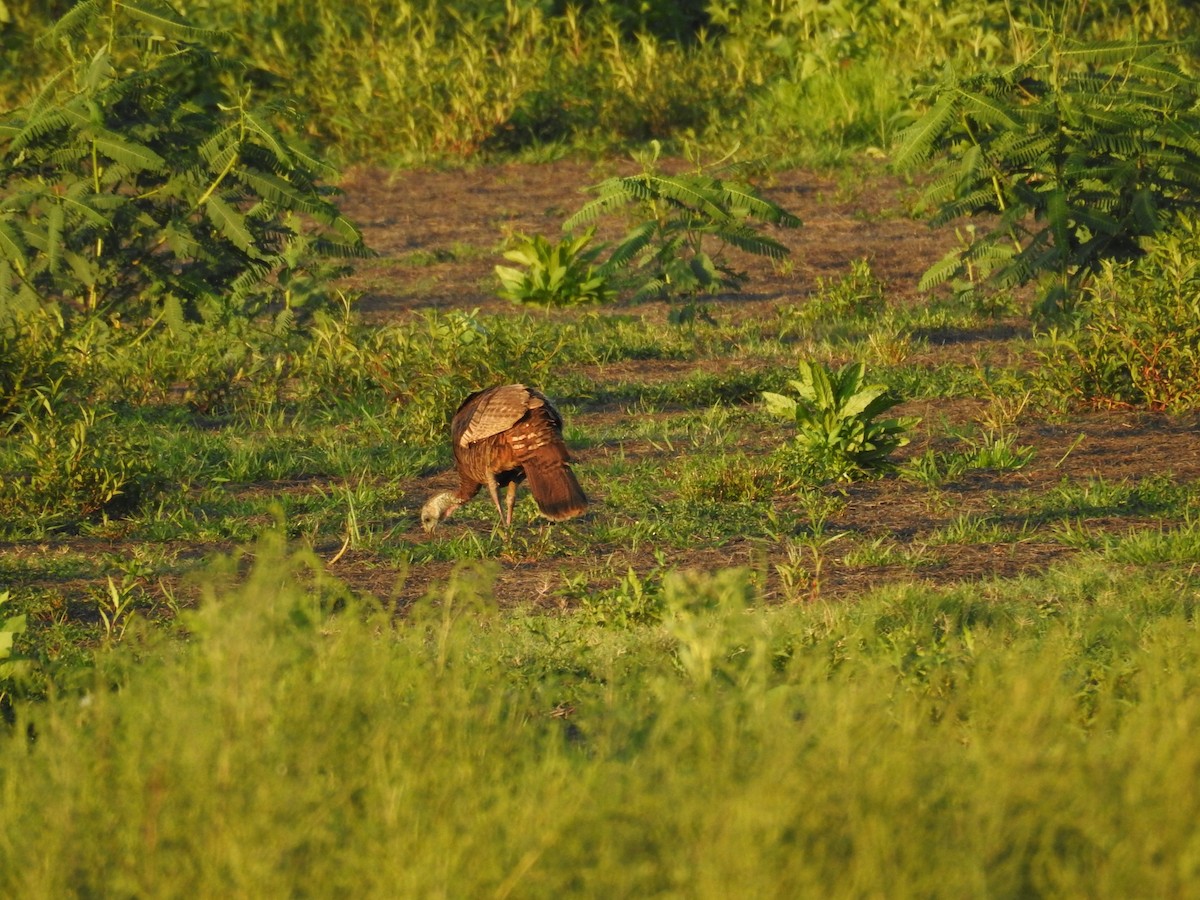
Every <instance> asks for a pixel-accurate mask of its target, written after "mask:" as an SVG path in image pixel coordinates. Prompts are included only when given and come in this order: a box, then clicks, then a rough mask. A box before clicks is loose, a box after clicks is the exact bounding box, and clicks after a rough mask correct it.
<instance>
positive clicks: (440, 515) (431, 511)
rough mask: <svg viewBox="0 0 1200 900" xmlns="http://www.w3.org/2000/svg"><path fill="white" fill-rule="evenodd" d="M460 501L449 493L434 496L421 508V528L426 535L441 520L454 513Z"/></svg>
mask: <svg viewBox="0 0 1200 900" xmlns="http://www.w3.org/2000/svg"><path fill="white" fill-rule="evenodd" d="M461 504H462V501H461V500H459V499H458V498H457V497H455V496H454V495H453V494H451V493H449V492H443V493H441V494H434V495H433V496H432V497H430V498H429V499H428V500H426V501H425V505H424V506H422V507H421V527H422V528H424V529H425V533H426V534H428V533H430V532H432V531H433V529H435V528H437V527H438V525H440V524H441V522H442V520H443V519H445V518H446V516H448V515H450V513H452V512H454V511H455V510H456V509H458V507H459V506H460V505H461Z"/></svg>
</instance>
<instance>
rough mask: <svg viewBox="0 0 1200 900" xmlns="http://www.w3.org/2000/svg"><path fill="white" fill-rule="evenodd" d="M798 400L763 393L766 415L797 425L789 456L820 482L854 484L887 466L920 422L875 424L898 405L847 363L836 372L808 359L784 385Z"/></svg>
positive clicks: (901, 420) (898, 420) (904, 420)
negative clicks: (797, 396)
mask: <svg viewBox="0 0 1200 900" xmlns="http://www.w3.org/2000/svg"><path fill="white" fill-rule="evenodd" d="M788 384H789V385H790V386H791V387H792V389H793V390H795V392H796V393H797V394H798V395H799V398H798V399H797V398H793V397H787V396H784V395H783V394H776V393H773V392H771V391H763V394H762V397H763V400H764V402H765V403H766V407H767V411H768V412H770V413H771V414H772V415H775V416H779V417H780V418H784V419H789V420H791V421H792V422H794V423H795V425H796V437H795V439H794V441H793V444H792V446H791V447H790V448H789V449H788V451H787V455H789V456H791V457H792V458H793V459H794V461H795V462H796V464H797V465H798V467H799V468H800V470H801V472H802V473H803V474H804V475H805V476H807V477H812V478H817V479H820V480H852V479H853V478H855V477H856V476H858V475H862V474H865V473H867V472H869V471H871V470H878V469H880V468H883V467H886V466H887V464H888V462H887V457H888V456H889V455H890V454H891V452H892V451H893V450H895V449H897V448H898V447H903V446H904V445H905V444H907V443H908V441H909V438H908V436H907V435H906V434H905V432H907V431H908V430H909V429H910V428H912V427H913V426H914V425H916V424H917V423H918V422H919V421H920V419H919V418H917V417H914V416H900V417H897V418H891V419H882V420H877V419H876V417H877V416H879V415H880V414H881V413H884V412H886V411H887V410H889V409H891V408H892V407H894V406H896V405H897V404H898V403H899V402H900V400H899V399H897V398H895V397H892V396H890V395H889V394H888V388H887V385H884V384H868V383H867V381H866V366H865V365H863V364H862V363H861V362H855V363H847V364H846V365H845V366H843V367H842V368H841V369H840V370H839V371H837V372H831V371H830V370H829V369H827V368H825V367H824V366H822V365H820V364H814V363H810V362H808V361H807V360H802V361H801V362H800V377H799V378H798V379H794V380H790V381H788Z"/></svg>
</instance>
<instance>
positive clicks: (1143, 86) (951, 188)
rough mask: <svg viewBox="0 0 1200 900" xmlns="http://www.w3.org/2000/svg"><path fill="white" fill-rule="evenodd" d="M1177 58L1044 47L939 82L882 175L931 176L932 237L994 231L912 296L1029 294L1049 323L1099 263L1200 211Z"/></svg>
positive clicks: (1191, 93) (1189, 103)
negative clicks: (949, 289) (929, 172)
mask: <svg viewBox="0 0 1200 900" xmlns="http://www.w3.org/2000/svg"><path fill="white" fill-rule="evenodd" d="M1181 46H1182V45H1181V44H1178V43H1168V42H1157V43H1137V42H1103V43H1091V44H1087V43H1078V42H1074V41H1070V40H1068V39H1066V38H1064V37H1062V36H1059V35H1056V36H1051V37H1049V38H1047V40H1046V41H1045V43H1044V45H1043V46H1042V47H1041V49H1040V50H1039V52H1038V53H1036V54H1034V55H1033V56H1032V57H1031V58H1030V59H1029V60H1027V61H1026V62H1024V63H1022V64H1020V65H1018V66H1014V67H1013V68H1011V69H1007V70H1005V71H1002V72H986V73H983V74H973V75H970V76H965V77H964V76H960V75H958V74H957V73H955V72H951V71H947V72H945V73H944V74H943V76H942V78H941V80H940V81H939V82H938V83H937V84H936V85H934V86H932V87H931V88H930V89H928V91H927V98H926V99H927V101H928V105H927V109H926V112H925V113H924V115H923V116H921V118H920V119H919V120H918V121H916V122H915V123H914V124H913V125H912V126H910V127H909V128H908V129H906V131H905V132H903V133H902V134H901V136H900V140H899V142H898V146H897V148H896V150H895V156H894V161H895V163H896V164H897V166H899V167H902V168H903V167H908V168H912V167H915V166H917V165H921V164H924V163H926V162H927V161H929V160H930V159H931V158H937V159H939V160H940V161H941V162H942V165H941V174H940V177H938V178H937V179H936V180H935V181H934V182H933V184H932V185H931V187H930V189H929V191H928V194H927V198H928V199H929V200H930V201H931V202H932V205H933V206H934V207H935V208H936V212H935V213H934V214H933V217H932V220H933V222H934V223H935V224H940V223H944V222H947V221H950V220H952V219H955V218H958V217H960V216H972V215H977V214H981V213H987V214H994V215H996V216H998V218H997V220H996V224H995V227H994V228H992V229H991V231H990V232H989V233H987V234H986V235H983V236H982V237H981V238H980V239H979V240H978V241H976V242H974V243H972V244H971V245H969V246H967V247H959V248H956V249H955V250H953V251H951V253H950V254H948V255H947V257H946V258H944V259H943V260H942V261H941V262H939V263H938V264H936V265H935V266H933V267H932V268H931V269H930V270H929V271H928V272H927V273H926V274H925V277H924V279H923V280H922V287H923V288H928V287H932V286H934V285H936V284H940V283H942V282H944V281H949V280H954V279H961V278H963V277H967V278H968V279H971V280H972V281H973V279H974V277H975V276H976V275H982V276H984V277H991V278H992V279H993V280H994V281H995V282H996V283H997V284H998V285H999V286H1011V285H1014V284H1020V283H1026V282H1029V281H1031V280H1040V281H1042V284H1043V292H1042V300H1041V307H1040V308H1041V311H1042V312H1044V313H1048V314H1049V313H1053V312H1055V311H1056V310H1060V309H1064V308H1069V307H1070V306H1071V305H1072V304H1073V302H1074V300H1075V298H1076V297H1077V296H1078V293H1079V288H1080V285H1081V284H1082V283H1083V282H1085V281H1086V280H1087V279H1088V278H1089V277H1090V276H1091V275H1092V274H1094V273H1095V272H1096V271H1098V270H1099V268H1100V266H1101V264H1102V263H1103V262H1104V261H1105V260H1121V259H1128V258H1132V257H1136V256H1138V255H1140V254H1141V252H1142V249H1141V241H1142V239H1143V238H1145V237H1146V236H1148V235H1153V234H1155V233H1157V232H1158V231H1159V229H1160V227H1161V223H1162V222H1164V221H1165V220H1166V219H1167V218H1169V214H1172V213H1175V212H1178V211H1181V210H1186V209H1188V208H1194V207H1196V206H1197V205H1200V138H1198V137H1197V136H1198V135H1200V90H1198V89H1197V83H1196V81H1195V80H1194V79H1193V78H1191V77H1189V76H1187V75H1186V74H1185V73H1184V72H1183V71H1182V70H1181V69H1180V68H1179V67H1178V66H1177V65H1175V64H1174V63H1173V62H1172V54H1173V53H1174V52H1176V51H1178V50H1179V49H1180V48H1181Z"/></svg>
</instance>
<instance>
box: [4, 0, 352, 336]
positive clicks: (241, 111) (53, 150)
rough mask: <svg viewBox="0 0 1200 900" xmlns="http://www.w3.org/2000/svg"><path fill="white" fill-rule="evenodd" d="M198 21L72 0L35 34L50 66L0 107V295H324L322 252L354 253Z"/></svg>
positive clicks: (19, 300) (187, 303)
mask: <svg viewBox="0 0 1200 900" xmlns="http://www.w3.org/2000/svg"><path fill="white" fill-rule="evenodd" d="M215 37H216V33H214V32H211V31H207V30H204V29H201V28H197V27H195V26H194V25H192V24H190V23H189V22H188V21H187V20H185V19H183V18H181V17H180V16H178V15H177V14H176V13H175V12H174V11H173V10H172V9H171V7H169V6H168V5H167V4H166V3H164V2H161V0H138V2H136V3H135V2H124V3H115V4H107V3H101V2H100V0H84V2H82V3H79V4H78V5H76V6H75V7H74V8H73V9H71V10H70V11H69V12H68V13H67V14H66V15H64V16H63V17H62V18H61V19H60V20H59V21H58V23H57V24H56V25H55V26H54V28H53V29H52V30H51V31H50V32H49V34H48V35H47V38H46V39H47V41H49V42H52V43H55V44H57V45H58V46H59V48H60V50H61V53H62V55H63V56H64V58H65V60H66V65H65V67H64V68H63V69H62V70H61V71H60V72H59V73H58V74H57V75H55V76H54V77H53V78H51V79H50V80H49V82H48V83H47V84H46V85H45V86H44V87H43V88H42V90H41V92H40V93H39V94H38V95H37V96H36V97H35V98H34V99H33V100H31V101H30V102H29V103H27V104H26V105H24V106H22V107H20V108H19V109H16V110H14V111H12V112H10V113H8V114H7V115H5V116H3V118H0V197H3V199H2V200H0V303H3V304H7V305H10V306H19V307H21V308H25V309H28V308H31V307H35V306H39V305H41V306H52V307H58V308H61V309H62V310H63V311H64V312H65V313H67V314H71V313H75V312H78V313H85V314H102V315H105V316H108V317H110V318H119V317H125V318H131V319H134V320H140V319H144V318H146V317H149V316H157V317H159V318H165V319H167V320H168V321H171V322H181V321H182V320H183V319H184V318H190V319H198V320H208V321H212V320H219V319H221V318H224V317H227V316H230V315H243V316H249V315H253V314H255V313H258V312H260V311H261V310H263V309H265V308H266V307H267V306H268V305H269V304H273V305H274V306H275V307H276V308H279V309H285V310H287V311H288V313H289V314H291V313H292V312H293V311H295V310H297V309H301V308H303V307H304V306H305V305H307V304H309V303H311V302H313V301H320V300H322V299H324V296H325V295H324V291H325V288H324V287H323V286H322V285H321V283H320V282H321V279H314V278H313V275H314V274H323V273H324V271H325V269H324V267H325V265H326V264H325V260H327V259H330V258H332V257H338V256H346V255H354V254H357V255H361V254H364V253H365V252H366V249H365V247H364V246H363V243H362V240H361V236H360V235H359V233H358V231H357V230H356V229H355V227H354V226H353V225H352V224H351V223H350V222H349V221H347V220H346V219H345V218H344V217H343V216H341V214H340V213H339V212H338V210H337V208H336V207H335V206H334V205H333V204H332V203H331V202H330V200H329V199H328V198H329V195H330V190H329V189H328V188H325V187H322V186H321V185H320V184H319V179H320V178H321V177H323V176H326V175H329V174H331V170H330V169H329V168H328V167H327V166H325V165H324V164H323V163H322V162H320V161H319V160H318V159H316V158H315V157H313V156H312V155H310V154H309V153H308V152H307V151H306V150H304V149H303V148H302V147H301V146H300V145H299V144H298V143H297V142H295V141H294V140H291V139H289V138H287V137H285V136H284V134H283V133H282V132H281V131H280V130H279V129H278V128H277V127H276V124H275V120H276V119H277V118H278V117H279V116H280V115H281V114H282V113H283V112H284V108H283V105H282V104H280V103H268V104H265V105H256V104H255V103H254V102H253V95H254V93H255V90H254V84H253V82H254V74H253V73H252V72H249V71H247V70H246V69H244V68H243V67H240V66H237V65H234V64H231V63H230V62H228V61H227V60H224V59H222V58H221V57H219V56H218V55H217V54H215V53H214V52H212V51H209V50H207V49H205V48H204V47H203V46H202V42H204V41H210V40H213V39H215Z"/></svg>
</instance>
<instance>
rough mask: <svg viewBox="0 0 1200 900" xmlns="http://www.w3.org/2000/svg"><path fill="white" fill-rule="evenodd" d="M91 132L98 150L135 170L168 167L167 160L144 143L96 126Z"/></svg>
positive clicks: (154, 169) (159, 170)
mask: <svg viewBox="0 0 1200 900" xmlns="http://www.w3.org/2000/svg"><path fill="white" fill-rule="evenodd" d="M91 132H92V133H91V139H92V142H93V143H94V144H95V145H96V149H97V150H99V151H100V152H101V153H102V154H104V156H106V157H108V158H109V159H111V160H114V161H116V162H119V163H121V164H122V165H125V166H128V167H129V168H130V169H131V170H133V171H134V172H140V171H150V172H161V171H162V170H163V169H165V168H166V165H167V161H166V160H165V159H163V158H162V157H161V156H159V155H158V154H157V153H155V152H154V151H153V150H151V149H150V148H149V147H147V146H145V145H144V144H139V143H137V142H136V141H131V140H128V139H127V138H123V137H121V136H120V135H118V134H114V133H113V132H111V131H107V130H101V129H98V128H96V127H95V126H93V127H92V129H91Z"/></svg>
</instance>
